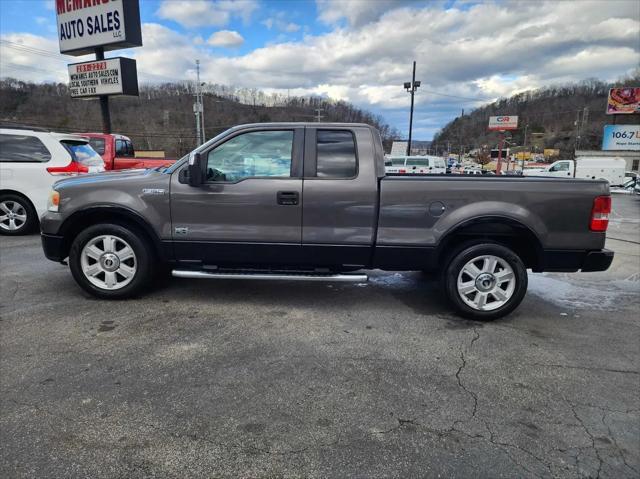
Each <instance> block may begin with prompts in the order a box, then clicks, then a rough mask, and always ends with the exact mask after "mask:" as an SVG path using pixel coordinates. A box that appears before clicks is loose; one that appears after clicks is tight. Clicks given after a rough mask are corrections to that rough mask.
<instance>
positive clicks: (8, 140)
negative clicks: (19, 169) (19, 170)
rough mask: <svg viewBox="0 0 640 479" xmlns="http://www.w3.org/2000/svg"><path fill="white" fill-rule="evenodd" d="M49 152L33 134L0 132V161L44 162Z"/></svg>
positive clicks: (49, 154)
mask: <svg viewBox="0 0 640 479" xmlns="http://www.w3.org/2000/svg"><path fill="white" fill-rule="evenodd" d="M50 159H51V153H49V150H47V147H46V146H44V143H42V142H41V141H40V139H39V138H36V137H35V136H26V135H5V134H0V162H2V163H9V162H17V163H44V162H47V161H49V160H50Z"/></svg>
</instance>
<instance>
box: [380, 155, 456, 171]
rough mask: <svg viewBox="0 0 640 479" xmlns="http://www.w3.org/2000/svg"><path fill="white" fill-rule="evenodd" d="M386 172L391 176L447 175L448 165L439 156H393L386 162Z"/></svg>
mask: <svg viewBox="0 0 640 479" xmlns="http://www.w3.org/2000/svg"><path fill="white" fill-rule="evenodd" d="M385 171H386V172H387V173H389V174H393V173H396V174H407V175H410V174H423V175H424V174H433V175H444V174H445V173H447V167H446V163H445V161H444V159H443V158H440V157H438V156H391V157H387V159H386V161H385Z"/></svg>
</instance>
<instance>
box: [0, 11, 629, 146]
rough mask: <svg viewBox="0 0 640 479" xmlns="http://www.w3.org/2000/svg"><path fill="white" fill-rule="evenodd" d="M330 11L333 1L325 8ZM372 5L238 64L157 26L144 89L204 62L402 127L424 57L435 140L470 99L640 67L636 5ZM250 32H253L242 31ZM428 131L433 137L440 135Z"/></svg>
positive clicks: (230, 79)
mask: <svg viewBox="0 0 640 479" xmlns="http://www.w3.org/2000/svg"><path fill="white" fill-rule="evenodd" d="M170 3H171V4H174V3H177V2H170ZM211 3H212V2H211V1H208V2H194V3H193V4H195V5H196V6H201V5H202V4H205V5H209V4H211ZM218 3H220V2H218ZM329 3H330V2H323V8H324V7H325V6H326V5H328V4H329ZM370 4H371V5H372V7H371V8H372V9H373V10H376V12H377V13H375V15H373V16H371V15H365V13H362V11H361V10H362V9H360V10H358V8H361V7H360V6H358V4H357V2H356V4H353V5H352V4H349V5H346V6H345V5H342V3H340V4H336V5H337V7H336V8H340V10H339V13H340V16H339V17H335V15H337V14H334V17H335V18H337V20H335V21H338V22H342V20H345V21H346V22H347V23H348V24H349V25H351V26H346V25H345V24H344V22H343V23H342V26H338V27H336V28H334V29H333V30H332V31H330V32H328V33H325V34H322V35H310V34H308V33H307V34H305V35H304V36H303V38H302V40H299V41H292V40H288V41H287V40H286V37H283V38H281V39H280V42H279V43H275V44H266V45H263V46H260V47H259V48H256V49H254V50H253V51H250V52H249V53H246V54H235V55H228V56H221V55H220V53H219V51H217V52H216V53H212V52H211V50H210V49H208V48H206V45H205V44H204V39H202V38H200V39H198V37H197V36H196V37H195V38H193V37H194V35H191V34H189V35H187V34H184V35H183V34H180V33H178V32H176V31H174V30H172V29H171V28H168V27H166V26H163V25H159V24H154V23H145V24H144V25H143V41H144V47H142V48H138V49H132V50H130V52H131V54H132V55H134V56H135V57H136V58H137V60H138V71H139V72H140V77H141V80H143V81H145V80H146V81H162V79H167V78H174V79H187V78H193V71H194V62H195V59H196V58H199V59H200V60H201V64H202V78H203V80H205V81H210V82H214V83H219V84H227V85H233V86H236V87H247V88H260V89H264V90H266V91H269V92H278V93H285V94H286V93H287V91H290V93H291V94H292V95H300V94H316V95H322V96H326V97H329V98H333V99H344V100H349V101H352V102H354V103H356V104H357V105H359V106H362V107H365V108H372V109H374V110H375V111H377V112H382V113H383V114H384V116H385V117H387V118H389V119H391V120H393V121H394V122H399V123H397V125H398V126H401V127H402V128H404V127H405V123H406V119H407V116H408V115H407V108H408V105H409V95H407V93H406V92H405V91H404V89H403V88H402V83H403V82H405V81H408V80H410V78H411V62H412V61H413V60H416V61H417V79H418V80H421V81H422V86H421V87H420V88H419V90H418V93H417V95H416V124H420V125H423V126H422V127H421V128H424V130H421V132H422V133H424V132H429V131H430V132H433V131H434V130H435V129H436V126H434V124H435V123H438V121H439V124H440V125H443V124H444V123H445V122H446V120H448V119H449V118H452V117H455V116H456V115H458V114H459V109H460V108H461V107H464V108H465V109H470V108H472V107H474V106H478V105H480V104H481V103H482V100H477V101H469V100H467V99H469V98H471V99H493V98H497V97H501V96H508V95H511V94H513V93H516V92H520V91H523V90H526V89H531V88H537V87H541V86H545V85H549V84H552V83H559V82H567V81H576V80H580V79H583V78H588V77H598V78H601V79H603V80H613V79H615V78H618V77H620V76H621V75H623V74H625V73H627V72H628V71H630V70H632V69H633V68H634V67H636V66H637V65H638V64H639V63H640V44H639V42H638V31H640V12H638V9H637V4H636V3H634V2H614V1H613V0H612V1H610V2H608V3H607V8H603V4H602V2H589V1H584V2H580V3H578V2H551V1H550V2H535V3H529V2H508V3H479V4H471V5H464V8H462V7H461V8H458V7H457V6H456V5H457V4H454V5H453V7H451V8H448V9H443V8H442V5H441V4H440V3H435V2H434V3H426V4H420V5H419V4H417V3H410V5H409V6H406V5H404V6H403V5H402V4H400V6H399V7H398V8H391V9H386V10H384V9H382V10H380V9H379V8H378V6H377V2H370ZM164 5H165V3H163V4H162V6H161V8H162V7H163V6H164ZM189 5H192V4H189ZM354 5H355V7H354ZM393 5H394V6H395V5H397V4H395V3H394V4H393ZM223 6H225V8H226V10H224V11H226V12H228V13H229V15H232V16H233V15H237V16H238V18H242V13H239V12H240V10H239V9H240V7H239V6H235V7H233V9H230V8H228V7H229V6H228V5H226V4H223ZM334 6H335V5H334ZM356 7H357V8H356ZM354 8H355V10H354ZM319 9H320V5H319ZM349 9H351V10H349ZM251 11H254V10H251ZM358 12H360V13H358ZM203 15H204V14H203ZM249 16H250V13H249ZM187 17H188V15H186V14H185V18H187ZM247 18H249V17H247ZM325 18H326V19H327V20H326V21H329V19H330V18H332V17H326V15H325ZM568 19H571V21H568ZM276 20H281V21H282V22H283V23H282V25H283V26H285V27H286V25H288V23H290V22H289V20H288V18H286V17H285V16H284V15H279V14H272V15H270V16H269V18H267V19H266V20H265V22H264V25H265V26H267V27H268V28H277V29H278V31H279V32H281V33H282V31H281V30H282V29H280V28H279V27H278V26H277V24H276ZM192 21H193V20H192ZM200 21H203V20H200ZM207 21H208V22H209V24H211V22H210V19H208V20H207ZM487 25H490V26H491V28H487ZM217 33H218V34H220V33H221V32H217ZM240 33H244V32H243V31H242V30H239V32H236V34H237V35H238V36H240ZM16 35H17V36H16V37H14V40H16V39H22V40H24V41H25V42H27V43H29V44H32V42H35V39H34V36H33V35H31V36H28V35H27V34H16ZM215 35H216V34H214V35H213V37H215ZM2 38H5V36H4V35H3V36H2ZM37 38H38V39H39V40H38V42H41V43H37V45H41V46H40V48H45V49H47V50H51V51H57V43H56V42H55V39H53V40H49V39H44V38H43V37H37ZM240 38H242V37H241V36H240ZM210 40H211V41H213V40H212V39H210ZM237 40H238V39H237V38H236V41H237ZM16 41H17V40H16ZM47 42H48V43H47ZM45 44H46V45H47V46H45ZM33 45H34V46H35V45H36V43H33ZM7 54H11V55H12V56H10V57H8V56H7ZM2 57H3V58H2V59H3V62H4V61H9V62H11V63H13V64H20V65H23V66H24V68H25V70H24V73H25V75H27V74H28V75H30V76H28V78H29V79H35V80H41V79H42V78H43V77H46V75H44V74H43V73H38V72H37V71H35V70H33V71H31V72H27V70H26V69H27V68H40V69H49V68H53V65H54V64H55V63H56V62H55V61H53V60H49V59H47V58H45V57H38V56H33V55H31V54H28V53H20V52H18V51H17V50H15V51H10V50H7V49H5V48H4V47H3V50H2ZM52 62H53V63H52ZM59 63H60V62H58V65H57V66H56V68H58V69H59V71H60V72H61V75H60V76H59V77H58V78H61V79H62V80H64V79H65V77H66V70H65V66H64V62H62V63H63V64H62V66H60V65H59ZM16 72H18V70H17V69H14V70H12V71H10V72H9V73H12V74H15V73H16ZM18 73H19V72H18ZM2 74H5V72H4V71H3V72H2ZM14 76H16V75H14ZM20 78H24V77H23V76H20ZM437 93H442V94H445V95H449V96H442V95H440V94H437ZM458 97H462V98H458ZM424 134H425V135H427V138H428V135H429V133H424Z"/></svg>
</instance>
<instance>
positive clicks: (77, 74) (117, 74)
mask: <svg viewBox="0 0 640 479" xmlns="http://www.w3.org/2000/svg"><path fill="white" fill-rule="evenodd" d="M68 67H69V91H70V92H71V98H90V97H96V96H100V95H134V96H137V95H138V75H137V71H136V61H135V60H132V59H131V58H122V57H118V58H107V59H106V60H95V61H91V62H83V63H72V64H71V65H69V66H68Z"/></svg>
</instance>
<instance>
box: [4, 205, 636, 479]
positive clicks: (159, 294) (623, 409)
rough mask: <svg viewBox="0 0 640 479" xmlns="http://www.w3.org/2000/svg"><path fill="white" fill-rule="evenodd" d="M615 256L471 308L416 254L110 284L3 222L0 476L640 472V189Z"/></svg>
mask: <svg viewBox="0 0 640 479" xmlns="http://www.w3.org/2000/svg"><path fill="white" fill-rule="evenodd" d="M614 211H615V212H614V215H613V221H612V224H611V227H610V236H611V238H616V239H610V240H608V247H609V248H611V249H614V250H615V251H616V257H615V260H614V264H613V266H612V268H611V269H610V270H609V271H607V272H602V273H583V274H544V275H541V274H538V275H535V274H531V275H530V291H529V294H528V295H527V297H526V299H525V300H524V302H523V304H522V306H521V307H520V308H519V309H518V310H517V311H516V312H515V313H513V314H512V315H511V316H509V317H508V318H505V319H502V320H499V321H496V322H492V323H480V322H471V321H466V320H462V319H460V318H458V317H456V316H455V315H453V314H452V313H451V309H450V308H449V307H448V305H447V304H446V303H445V302H444V300H443V299H442V297H441V296H440V294H439V293H438V288H437V284H436V283H435V282H433V281H432V280H428V279H425V278H423V277H422V276H421V275H420V274H417V273H383V272H374V274H373V276H372V278H371V281H370V282H369V283H368V284H362V285H346V284H316V283H292V282H252V281H227V282H222V281H218V282H216V281H198V280H174V281H169V282H166V283H165V284H164V285H162V286H161V287H159V288H158V289H157V290H155V291H154V292H153V293H151V294H149V295H147V296H145V297H144V298H142V299H138V300H129V301H113V302H109V301H101V300H96V299H93V298H90V297H88V296H87V295H86V294H84V293H83V292H82V291H81V290H80V289H79V288H78V287H77V286H76V284H75V283H74V282H73V280H72V278H71V275H70V273H69V271H68V268H67V267H65V266H62V265H59V264H56V263H52V262H49V261H46V260H45V259H44V257H43V256H42V252H41V249H40V245H39V238H38V237H37V236H29V237H23V238H6V237H3V238H1V239H0V266H1V269H0V271H1V273H0V274H1V277H0V298H1V308H2V309H1V322H0V332H1V336H0V351H1V353H0V354H1V356H0V380H1V391H2V393H1V403H0V441H1V443H0V448H1V452H0V476H2V477H7V478H10V477H92V478H113V477H122V478H125V477H126V478H138V477H170V478H184V477H312V478H313V477H318V478H320V477H362V478H364V477H397V478H412V477H460V478H466V477H491V478H496V477H602V478H604V477H610V478H625V477H629V478H630V477H638V476H639V475H640V399H639V398H640V350H639V349H640V315H639V314H638V310H639V297H640V245H639V244H638V242H639V241H640V198H638V197H632V196H628V195H617V196H615V197H614Z"/></svg>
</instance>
